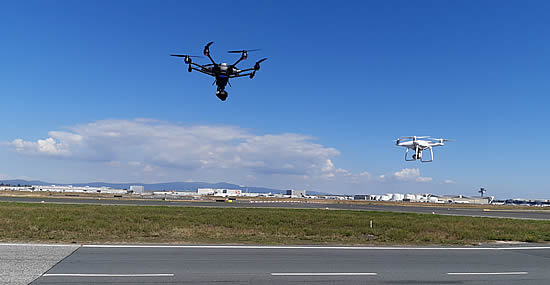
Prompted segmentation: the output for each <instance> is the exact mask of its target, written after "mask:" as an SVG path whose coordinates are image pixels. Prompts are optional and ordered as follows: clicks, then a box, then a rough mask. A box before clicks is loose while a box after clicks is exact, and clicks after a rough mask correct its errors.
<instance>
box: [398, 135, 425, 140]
mask: <svg viewBox="0 0 550 285" xmlns="http://www.w3.org/2000/svg"><path fill="white" fill-rule="evenodd" d="M429 137H430V136H420V137H418V136H409V137H401V139H410V140H415V139H426V138H429Z"/></svg>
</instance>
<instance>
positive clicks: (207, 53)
mask: <svg viewBox="0 0 550 285" xmlns="http://www.w3.org/2000/svg"><path fill="white" fill-rule="evenodd" d="M213 43H214V42H209V43H207V44H206V45H205V46H204V50H203V52H202V53H203V54H204V55H205V56H210V46H211V45H212V44H213Z"/></svg>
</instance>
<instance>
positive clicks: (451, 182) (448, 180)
mask: <svg viewBox="0 0 550 285" xmlns="http://www.w3.org/2000/svg"><path fill="white" fill-rule="evenodd" d="M443 183H445V184H455V183H456V182H455V181H453V180H451V179H446V180H445V181H443Z"/></svg>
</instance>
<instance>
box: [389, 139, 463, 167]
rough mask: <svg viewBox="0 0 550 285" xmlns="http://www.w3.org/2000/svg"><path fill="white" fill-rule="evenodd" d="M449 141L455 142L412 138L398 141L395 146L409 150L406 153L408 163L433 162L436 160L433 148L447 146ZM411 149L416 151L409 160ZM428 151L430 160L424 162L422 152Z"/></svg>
mask: <svg viewBox="0 0 550 285" xmlns="http://www.w3.org/2000/svg"><path fill="white" fill-rule="evenodd" d="M447 141H453V140H448V139H434V138H430V137H417V136H412V137H402V138H399V139H397V141H396V142H395V145H397V146H402V147H406V148H407V150H406V151H405V160H406V161H415V160H420V161H422V162H432V161H433V159H434V153H433V148H434V147H436V146H443V145H445V143H444V142H447ZM409 149H412V150H413V151H414V154H413V155H412V157H411V158H409V156H408V153H409ZM427 149H429V150H430V159H429V160H424V159H423V158H422V151H424V150H427Z"/></svg>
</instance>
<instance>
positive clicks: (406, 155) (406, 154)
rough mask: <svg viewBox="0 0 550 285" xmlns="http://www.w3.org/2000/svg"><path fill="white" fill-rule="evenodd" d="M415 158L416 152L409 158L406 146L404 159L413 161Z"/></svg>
mask: <svg viewBox="0 0 550 285" xmlns="http://www.w3.org/2000/svg"><path fill="white" fill-rule="evenodd" d="M421 156H422V155H421ZM416 159H417V157H416V154H413V155H412V158H411V159H409V149H408V148H407V150H405V161H415V160H416Z"/></svg>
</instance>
